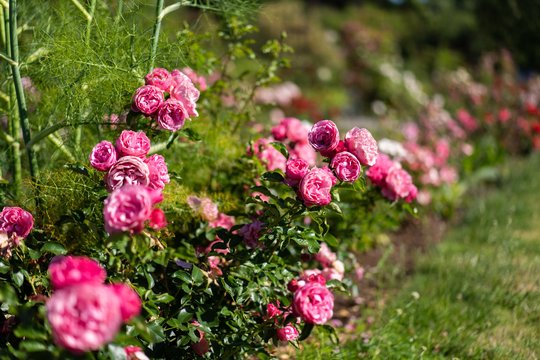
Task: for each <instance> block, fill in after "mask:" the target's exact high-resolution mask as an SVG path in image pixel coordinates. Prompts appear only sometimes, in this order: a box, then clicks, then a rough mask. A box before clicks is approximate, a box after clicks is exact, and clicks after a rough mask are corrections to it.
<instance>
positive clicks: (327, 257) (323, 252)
mask: <svg viewBox="0 0 540 360" xmlns="http://www.w3.org/2000/svg"><path fill="white" fill-rule="evenodd" d="M336 259H337V256H336V253H335V252H333V251H332V250H330V248H329V247H328V245H326V243H321V247H320V249H319V252H318V253H317V254H316V255H315V260H317V261H318V262H320V263H321V265H322V266H323V267H329V266H331V265H332V263H333V262H334V261H336Z"/></svg>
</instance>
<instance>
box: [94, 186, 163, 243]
mask: <svg viewBox="0 0 540 360" xmlns="http://www.w3.org/2000/svg"><path fill="white" fill-rule="evenodd" d="M153 195H154V192H152V191H151V190H150V189H149V188H148V187H146V186H142V185H128V186H124V187H122V188H120V189H117V190H115V191H113V192H112V193H111V194H110V195H109V197H108V198H107V199H106V200H105V207H104V208H103V216H104V219H105V230H107V232H108V233H115V232H124V231H130V232H134V233H138V232H141V231H142V230H143V229H144V223H145V222H146V221H147V220H148V219H149V218H150V215H151V214H152V207H153V205H154V200H155V199H154V197H153Z"/></svg>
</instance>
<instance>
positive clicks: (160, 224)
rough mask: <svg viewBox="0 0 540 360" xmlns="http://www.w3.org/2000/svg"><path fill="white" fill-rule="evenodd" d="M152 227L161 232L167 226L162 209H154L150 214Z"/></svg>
mask: <svg viewBox="0 0 540 360" xmlns="http://www.w3.org/2000/svg"><path fill="white" fill-rule="evenodd" d="M149 225H150V227H151V228H152V229H154V230H160V229H163V228H164V227H166V226H167V218H166V217H165V213H164V212H163V210H161V209H154V210H152V213H151V214H150V224H149Z"/></svg>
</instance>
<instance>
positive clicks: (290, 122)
mask: <svg viewBox="0 0 540 360" xmlns="http://www.w3.org/2000/svg"><path fill="white" fill-rule="evenodd" d="M281 124H282V125H283V126H284V127H285V129H286V137H287V139H289V141H292V142H306V141H307V139H308V130H307V129H306V127H305V126H304V124H302V122H301V121H300V120H298V119H296V118H285V119H283V120H281Z"/></svg>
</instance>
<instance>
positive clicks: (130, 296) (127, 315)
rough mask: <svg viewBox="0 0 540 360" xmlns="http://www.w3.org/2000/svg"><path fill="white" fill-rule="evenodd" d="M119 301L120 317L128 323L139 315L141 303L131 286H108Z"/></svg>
mask: <svg viewBox="0 0 540 360" xmlns="http://www.w3.org/2000/svg"><path fill="white" fill-rule="evenodd" d="M109 287H110V288H111V289H112V290H113V292H114V294H115V295H116V297H118V300H119V301H120V315H121V316H122V321H123V322H128V321H130V320H131V319H133V318H134V317H135V316H137V315H139V314H140V313H141V308H142V302H141V298H140V297H139V294H137V292H136V291H135V290H133V289H132V288H131V286H129V285H127V284H123V283H116V284H112V285H109Z"/></svg>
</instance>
